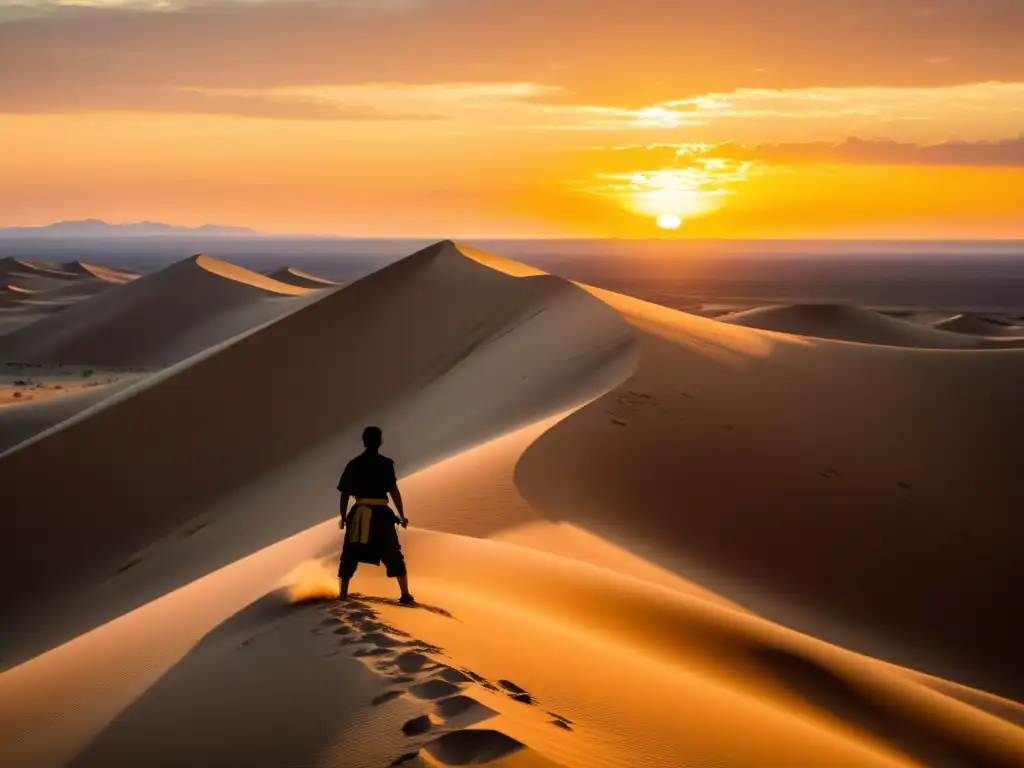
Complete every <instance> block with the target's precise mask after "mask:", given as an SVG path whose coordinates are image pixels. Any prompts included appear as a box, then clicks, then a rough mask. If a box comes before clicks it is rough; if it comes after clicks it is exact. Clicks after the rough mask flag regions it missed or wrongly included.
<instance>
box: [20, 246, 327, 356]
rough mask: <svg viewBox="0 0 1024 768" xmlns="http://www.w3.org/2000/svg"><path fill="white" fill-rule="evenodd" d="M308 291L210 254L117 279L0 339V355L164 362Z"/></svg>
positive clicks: (267, 316)
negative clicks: (125, 280) (118, 282)
mask: <svg viewBox="0 0 1024 768" xmlns="http://www.w3.org/2000/svg"><path fill="white" fill-rule="evenodd" d="M307 293H308V292H307V291H305V290H304V289H301V288H296V287H294V286H288V285H285V284H283V283H278V282H277V281H275V280H271V279H270V278H268V277H265V276H264V275H259V274H257V273H255V272H250V271H249V270H246V269H243V268H241V267H236V266H234V265H232V264H228V263H226V262H223V261H219V260H217V259H214V258H212V257H209V256H194V257H192V258H190V259H185V260H183V261H180V262H177V263H176V264H173V265H171V266H169V267H167V268H165V269H162V270H160V271H159V272H155V273H152V274H150V275H146V276H145V277H142V278H139V279H137V280H132V281H131V282H128V283H126V284H123V285H116V286H114V287H113V288H111V289H109V290H105V291H103V292H102V293H100V294H98V295H96V296H94V297H92V298H91V299H88V300H87V301H83V302H79V303H77V304H75V305H74V306H71V307H68V308H67V309H65V310H63V311H61V312H60V313H58V314H55V315H53V316H52V317H48V318H45V319H43V320H40V321H39V322H36V323H33V324H32V325H31V326H29V327H26V328H23V329H19V330H16V331H13V332H11V333H9V334H7V335H6V336H4V337H3V338H2V339H0V359H5V360H19V361H28V362H39V363H65V364H67V363H82V364H92V365H111V366H162V365H168V364H171V363H175V362H178V361H179V360H182V359H184V358H186V357H188V356H190V355H193V354H195V353H197V352H200V351H202V350H203V349H206V348H207V347H209V346H211V345H213V344H216V343H219V342H221V341H224V340H226V339H229V338H231V337H232V336H234V335H236V334H238V333H241V332H243V331H245V330H248V329H249V328H251V327H253V326H254V325H257V324H259V323H260V322H265V321H267V320H271V319H273V318H274V317H277V316H280V315H281V314H282V313H284V312H287V311H288V310H289V309H293V308H297V307H298V306H300V305H299V304H294V303H290V302H291V300H292V299H293V298H294V297H297V296H303V295H305V294H307Z"/></svg>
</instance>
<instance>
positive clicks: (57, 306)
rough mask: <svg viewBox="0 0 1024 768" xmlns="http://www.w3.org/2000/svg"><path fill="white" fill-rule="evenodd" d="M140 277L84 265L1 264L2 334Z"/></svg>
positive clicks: (11, 261) (17, 261)
mask: <svg viewBox="0 0 1024 768" xmlns="http://www.w3.org/2000/svg"><path fill="white" fill-rule="evenodd" d="M136 277H138V275H136V274H134V273H132V272H128V271H126V270H121V269H115V268H113V267H100V266H96V265H93V264H86V263H84V262H80V261H73V262H67V263H65V264H57V263H55V262H43V261H27V260H22V259H16V258H14V257H7V258H5V259H2V260H0V284H2V285H3V292H2V294H0V333H9V332H11V331H14V330H17V329H18V328H23V327H25V326H27V325H31V324H32V323H34V322H36V321H37V320H40V319H42V318H43V317H46V316H47V315H51V314H55V313H57V312H60V311H62V310H64V309H66V308H67V307H69V306H72V305H74V304H76V303H78V302H80V301H84V300H85V299H87V298H89V297H90V296H94V295H96V294H98V293H102V292H103V291H105V290H107V289H108V288H110V287H112V286H114V285H120V284H122V283H126V282H129V281H131V280H134V279H135V278H136Z"/></svg>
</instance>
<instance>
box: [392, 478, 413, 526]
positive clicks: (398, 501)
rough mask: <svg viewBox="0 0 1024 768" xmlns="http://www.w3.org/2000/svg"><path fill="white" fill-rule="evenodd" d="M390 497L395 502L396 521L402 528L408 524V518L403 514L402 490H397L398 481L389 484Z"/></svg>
mask: <svg viewBox="0 0 1024 768" xmlns="http://www.w3.org/2000/svg"><path fill="white" fill-rule="evenodd" d="M391 499H392V501H394V502H395V509H397V510H398V521H399V522H400V523H401V524H402V527H403V528H404V527H406V526H408V525H409V520H408V519H407V518H406V516H405V507H404V506H403V504H402V492H401V491H399V490H398V481H395V484H394V485H393V486H391Z"/></svg>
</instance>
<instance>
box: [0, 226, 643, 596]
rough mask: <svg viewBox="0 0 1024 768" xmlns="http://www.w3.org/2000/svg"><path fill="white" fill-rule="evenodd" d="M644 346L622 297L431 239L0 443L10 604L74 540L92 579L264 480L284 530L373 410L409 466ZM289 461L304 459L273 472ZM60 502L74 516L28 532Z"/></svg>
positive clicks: (516, 416) (330, 500) (609, 374)
mask: <svg viewBox="0 0 1024 768" xmlns="http://www.w3.org/2000/svg"><path fill="white" fill-rule="evenodd" d="M180 266H181V265H179V267H180ZM187 266H188V268H189V269H191V268H192V265H187ZM147 280H149V278H148V277H146V278H141V279H139V280H138V281H136V282H134V283H131V284H130V285H128V286H125V287H124V288H123V289H116V290H118V291H122V290H123V291H127V290H129V289H136V288H138V287H139V286H142V285H145V283H146V281H147ZM104 298H106V297H104ZM140 306H144V305H140ZM71 311H72V310H69V312H71ZM632 350H633V337H632V332H631V330H630V329H629V326H628V325H627V324H626V323H625V322H624V321H623V320H622V319H621V318H620V317H619V316H618V314H617V313H615V312H614V311H613V310H611V309H610V308H609V307H607V306H606V305H604V304H603V303H602V302H599V301H596V300H595V299H594V298H593V297H591V296H589V295H588V294H587V293H586V292H585V291H582V290H581V289H579V288H578V287H576V286H573V285H572V284H570V283H568V282H566V281H564V280H561V279H559V278H555V277H551V276H547V275H539V276H536V277H531V278H528V279H518V278H514V277H512V276H509V275H507V274H503V273H501V272H497V271H495V270H493V269H489V268H487V267H485V266H483V265H481V264H479V263H477V262H476V261H474V260H473V259H470V258H466V256H464V255H463V254H462V253H461V252H460V251H459V250H458V249H457V248H456V247H455V246H454V245H452V244H451V243H441V244H439V245H437V246H434V247H431V248H428V249H425V250H424V251H421V252H419V253H417V254H414V255H413V256H410V257H408V258H406V259H404V260H402V261H400V262H398V263H396V264H394V265H391V266H389V267H388V268H386V269H383V270H381V271H379V272H376V273H374V274H373V275H370V276H369V277H367V278H364V279H363V280H360V281H358V282H356V283H353V284H352V285H350V286H348V287H346V288H345V289H344V290H343V291H338V292H334V293H329V294H326V295H324V297H323V298H322V299H321V300H320V301H317V302H315V303H312V304H309V305H308V306H305V307H303V308H302V309H300V310H299V311H297V312H294V313H292V314H290V315H288V316H287V317H284V318H282V319H281V320H279V321H277V322H275V323H273V324H270V325H267V326H266V327H263V328H261V329H260V330H258V331H256V332H255V333H252V334H250V335H247V336H245V337H243V338H241V339H239V340H237V341H235V342H234V343H232V344H230V345H228V346H225V347H223V348H220V349H217V350H215V351H213V352H212V353H211V354H208V355H205V356H203V357H201V358H197V359H194V360H190V361H187V362H185V363H183V364H181V365H180V366H178V367H177V368H175V369H173V370H171V371H169V372H167V374H165V375H162V376H156V377H151V378H149V379H147V380H146V381H144V382H143V383H141V384H139V385H138V386H136V387H135V388H132V389H129V390H127V391H125V392H123V393H121V394H120V395H119V396H117V397H115V398H114V399H113V400H112V401H107V403H106V405H105V407H103V408H101V409H100V410H97V411H95V412H93V413H90V414H88V415H87V417H85V418H81V419H77V420H72V421H71V422H69V423H66V424H65V425H64V426H63V428H61V429H60V430H59V431H55V432H52V433H49V434H45V435H43V436H41V437H40V438H39V439H37V440H36V441H33V442H29V443H27V444H23V445H22V446H21V447H20V448H19V449H17V450H15V451H14V452H12V453H8V454H6V455H4V456H2V457H0V485H2V486H3V487H4V489H5V514H4V515H3V516H2V517H0V563H2V565H0V569H2V572H3V574H5V575H6V576H9V578H4V579H0V606H3V607H5V608H7V607H13V606H15V605H19V604H26V603H28V602H29V601H31V600H33V599H36V598H39V597H40V595H45V594H46V593H47V591H48V590H49V589H50V588H52V587H53V585H55V584H57V583H59V582H60V581H61V580H62V579H63V578H65V575H66V567H67V562H68V560H69V558H72V559H74V560H75V562H76V572H77V573H78V575H79V576H78V578H80V579H82V580H83V581H84V580H87V579H88V578H89V576H90V575H95V576H96V577H97V578H101V577H108V576H109V575H111V574H113V573H114V572H116V570H117V569H118V568H119V567H120V566H121V565H122V564H123V563H124V562H125V561H126V560H127V559H128V558H129V557H130V556H131V555H132V554H133V552H135V551H136V550H138V549H139V548H142V547H145V546H146V545H148V544H149V543H150V542H152V541H153V540H154V539H155V538H157V537H158V536H160V535H162V534H165V533H169V532H171V531H173V530H174V529H175V528H176V527H178V526H180V525H181V524H182V523H184V522H185V521H187V520H189V519H190V518H192V517H194V516H196V515H197V514H199V513H201V512H202V511H204V510H205V509H206V508H207V507H209V506H210V505H212V504H213V503H215V502H216V501H218V500H219V499H221V498H223V497H225V496H226V495H228V494H230V493H232V492H234V491H239V490H240V489H243V488H246V487H248V486H250V485H252V484H254V483H264V484H265V485H262V486H260V487H261V488H265V491H263V492H261V493H260V494H258V496H257V498H259V499H261V500H266V499H268V498H276V499H279V500H280V501H279V503H280V504H282V505H284V506H283V507H279V509H289V510H291V512H290V513H288V514H277V515H276V516H275V519H276V520H277V521H278V523H277V525H278V527H277V528H276V529H275V533H274V535H276V536H277V538H280V537H281V536H283V535H287V533H289V532H293V531H295V530H298V529H300V528H301V527H302V526H304V525H308V524H311V523H313V522H315V521H317V520H319V519H322V515H323V514H325V509H326V510H329V509H331V508H332V507H333V506H334V505H335V504H336V503H337V499H336V494H335V493H334V491H333V488H334V485H335V483H336V481H337V472H338V470H339V461H341V457H342V456H343V455H344V454H345V453H349V452H351V451H353V450H354V449H355V447H356V446H357V445H358V434H359V431H360V430H361V428H362V427H363V426H364V424H365V422H366V421H376V422H377V423H379V424H381V425H382V426H383V427H384V428H385V431H386V432H387V433H388V434H389V435H390V436H392V437H390V438H389V452H390V454H391V455H392V456H394V458H395V459H396V460H397V461H399V462H400V466H401V467H402V468H403V469H406V470H408V469H409V468H411V467H415V466H417V465H422V464H424V463H429V462H430V461H433V460H435V459H436V458H438V457H440V456H444V455H446V454H448V453H451V452H454V451H458V450H461V449H462V448H464V447H466V446H467V445H471V444H473V443H474V442H477V441H479V440H482V439H485V438H488V437H490V436H492V435H495V434H498V433H500V432H502V431H504V430H506V429H508V428H510V427H513V426H516V425H518V424H520V423H522V422H523V421H524V420H529V419H532V418H536V417H537V416H539V415H544V414H548V413H551V412H554V411H556V410H560V409H562V408H565V407H567V406H569V405H572V404H576V403H579V402H584V401H586V400H587V399H589V398H591V397H593V396H596V395H597V394H599V393H600V392H602V391H605V390H606V389H607V388H608V387H610V386H612V385H613V384H614V383H615V382H616V381H619V380H621V379H622V377H624V376H625V375H626V374H627V373H628V366H630V365H631V364H632V363H633V362H634V358H633V357H632ZM97 446H102V450H97ZM288 467H299V468H300V469H298V470H295V471H290V470H289V471H290V475H289V476H288V477H283V478H281V479H280V481H279V482H278V481H277V479H278V476H277V475H275V473H276V472H285V471H286V469H287V468H288ZM53 477H60V478H61V482H60V483H54V482H51V479H52V478H53ZM170 477H173V480H170ZM254 487H255V486H254ZM111 488H116V493H111V492H110V489H111ZM275 494H276V495H275ZM296 498H301V499H303V501H304V502H309V503H308V505H307V504H305V503H304V504H303V505H296V504H295V499H296ZM313 502H315V503H313ZM41 510H43V511H45V512H44V513H43V514H40V511H41ZM83 510H88V513H87V514H83ZM53 515H58V516H59V519H60V521H61V522H60V525H61V528H62V535H61V536H60V537H59V538H54V539H53V540H52V541H51V543H50V545H49V546H47V547H46V548H39V547H35V546H30V544H31V542H36V541H38V540H40V537H45V536H46V532H47V531H48V530H51V527H52V525H53V524H54V523H53V519H52V516H53ZM264 535H269V534H266V532H264ZM274 540H276V539H274ZM267 543H270V542H269V541H265V542H263V544H267ZM27 572H31V573H33V574H34V575H33V579H32V580H31V583H30V584H28V585H25V584H23V583H20V581H19V579H18V578H16V574H20V573H27Z"/></svg>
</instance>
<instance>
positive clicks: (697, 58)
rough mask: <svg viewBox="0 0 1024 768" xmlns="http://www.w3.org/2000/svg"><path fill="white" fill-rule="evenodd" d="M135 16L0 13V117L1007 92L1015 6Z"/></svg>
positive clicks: (1018, 74)
mask: <svg viewBox="0 0 1024 768" xmlns="http://www.w3.org/2000/svg"><path fill="white" fill-rule="evenodd" d="M90 1H96V0H90ZM99 1H101V2H102V0H99ZM149 1H150V0H131V3H130V4H129V6H124V5H115V6H111V5H109V4H105V5H103V6H102V7H95V6H93V7H81V6H78V7H68V6H57V5H54V4H53V3H51V2H44V3H40V2H22V3H19V4H17V5H10V4H8V5H7V6H0V18H4V15H3V13H4V9H6V12H7V18H9V19H12V20H9V21H7V22H6V23H0V109H2V108H3V105H4V104H6V103H8V102H10V101H12V100H15V101H20V102H21V103H25V102H26V101H28V100H29V99H28V96H27V95H26V94H29V93H32V92H35V93H37V94H38V95H37V96H36V98H35V102H36V103H37V104H38V105H39V107H38V108H39V109H43V108H46V109H54V110H59V109H60V107H61V105H62V104H63V103H64V102H66V101H68V100H73V99H74V98H80V99H87V98H88V97H89V95H90V94H98V95H102V94H103V93H104V92H106V91H109V90H110V89H112V88H115V87H117V88H122V89H126V90H145V89H149V90H154V91H156V92H158V93H162V94H167V93H168V89H172V88H175V87H181V86H183V85H194V86H199V87H204V88H242V89H257V90H258V89H268V88H279V87H285V86H318V85H351V84H356V83H366V82H406V83H417V84H426V83H447V82H461V81H470V82H477V83H482V82H532V83H537V84H539V85H542V86H557V87H558V89H559V90H558V91H557V92H551V93H549V94H548V95H547V98H548V99H549V100H551V101H552V102H557V103H560V104H570V105H577V106H583V105H595V104H596V105H614V106H618V107H629V108H638V107H642V106H645V105H651V104H664V103H667V102H672V101H679V100H685V99H687V98H688V97H692V96H695V95H698V94H705V93H725V92H730V91H733V90H736V89H758V88H760V89H769V90H793V89H800V88H809V87H816V86H825V87H855V86H866V85H888V86H894V87H901V88H905V87H932V86H947V85H951V84H957V83H967V82H981V81H987V80H1003V81H1014V80H1024V53H1022V51H1021V46H1020V45H1019V30H1020V29H1021V28H1024V5H1022V4H1021V3H1018V2H1016V0H930V1H929V2H928V3H927V4H926V3H923V2H918V1H917V0H906V1H905V2H900V3H894V2H891V0H844V1H843V2H838V1H836V0H832V1H831V2H828V1H826V0H776V2H772V3H766V2H763V0H700V1H695V2H688V3H680V2H678V0H634V1H633V2H630V3H593V2H591V0H561V1H560V2H559V3H556V4H552V3H550V2H541V1H540V0H488V2H476V1H473V2H466V1H465V0H390V1H389V2H383V3H381V2H377V1H376V0H374V1H373V2H371V0H359V1H358V2H355V1H353V0H322V1H320V2H286V1H284V0H268V1H266V2H210V3H196V2H195V0H190V1H189V4H187V5H184V6H178V5H177V4H176V3H177V2H178V0H166V1H165V0H152V2H153V3H155V5H144V8H140V7H138V3H139V2H143V3H148V2H149ZM145 8H149V10H145ZM157 8H159V10H157ZM925 10H928V12H927V13H925V12H924V11H925ZM26 16H29V17H28V18H26ZM17 17H21V18H17ZM582 19H586V24H585V31H586V34H580V33H581V31H582V29H581V20H582ZM936 61H942V63H941V64H939V65H937V64H935V62H936ZM76 94H77V97H76ZM44 95H45V98H44Z"/></svg>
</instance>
